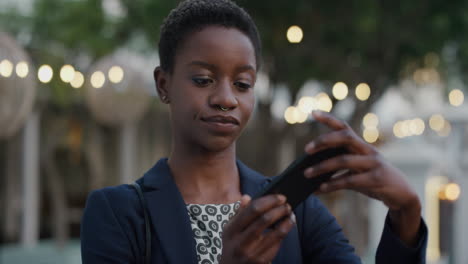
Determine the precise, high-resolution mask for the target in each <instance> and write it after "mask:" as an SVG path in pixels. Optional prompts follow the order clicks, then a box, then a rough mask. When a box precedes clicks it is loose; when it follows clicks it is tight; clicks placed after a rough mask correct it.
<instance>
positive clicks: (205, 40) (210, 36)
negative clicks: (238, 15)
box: [174, 26, 256, 69]
mask: <svg viewBox="0 0 468 264" xmlns="http://www.w3.org/2000/svg"><path fill="white" fill-rule="evenodd" d="M191 61H206V62H209V63H212V64H215V65H219V66H222V65H227V64H243V65H250V66H252V67H253V68H254V69H256V58H255V50H254V47H253V44H252V42H251V40H250V39H249V37H248V36H247V35H246V34H244V33H243V32H241V31H240V30H238V29H235V28H226V27H222V26H207V27H204V28H202V29H201V30H198V31H195V32H192V33H190V34H189V35H187V36H186V37H185V38H184V40H183V41H182V43H181V45H180V46H179V48H178V49H177V52H176V56H175V60H174V62H175V65H174V66H175V67H178V66H180V65H181V64H182V65H183V64H186V63H189V62H191Z"/></svg>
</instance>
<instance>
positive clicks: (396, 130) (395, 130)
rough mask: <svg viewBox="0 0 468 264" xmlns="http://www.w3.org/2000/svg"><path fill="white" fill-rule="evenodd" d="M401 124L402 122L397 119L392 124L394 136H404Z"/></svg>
mask: <svg viewBox="0 0 468 264" xmlns="http://www.w3.org/2000/svg"><path fill="white" fill-rule="evenodd" d="M402 126H403V123H402V122H401V121H398V122H396V123H395V125H393V134H394V135H395V137H397V138H403V137H405V134H404V132H403V129H402Z"/></svg>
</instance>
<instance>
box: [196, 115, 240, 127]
mask: <svg viewBox="0 0 468 264" xmlns="http://www.w3.org/2000/svg"><path fill="white" fill-rule="evenodd" d="M201 120H203V121H205V122H208V123H216V124H231V125H236V126H238V125H239V121H238V120H237V119H235V118H234V117H232V116H222V115H216V116H209V117H203V118H201Z"/></svg>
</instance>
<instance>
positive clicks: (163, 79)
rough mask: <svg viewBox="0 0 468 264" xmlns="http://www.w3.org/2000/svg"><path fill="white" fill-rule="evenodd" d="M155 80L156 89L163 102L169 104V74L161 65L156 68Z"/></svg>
mask: <svg viewBox="0 0 468 264" xmlns="http://www.w3.org/2000/svg"><path fill="white" fill-rule="evenodd" d="M153 77H154V82H155V84H156V91H157V92H158V95H159V98H160V99H161V102H163V103H165V104H168V103H169V102H170V100H169V90H168V86H169V85H168V84H169V74H168V73H167V72H165V71H164V70H163V69H162V68H161V66H158V67H156V68H155V69H154V72H153Z"/></svg>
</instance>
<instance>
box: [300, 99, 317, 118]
mask: <svg viewBox="0 0 468 264" xmlns="http://www.w3.org/2000/svg"><path fill="white" fill-rule="evenodd" d="M297 107H298V108H299V110H301V111H302V112H304V113H307V114H310V113H311V112H312V111H313V110H314V109H316V107H317V100H316V99H315V98H314V97H310V96H304V97H302V98H301V99H299V102H298V104H297Z"/></svg>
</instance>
